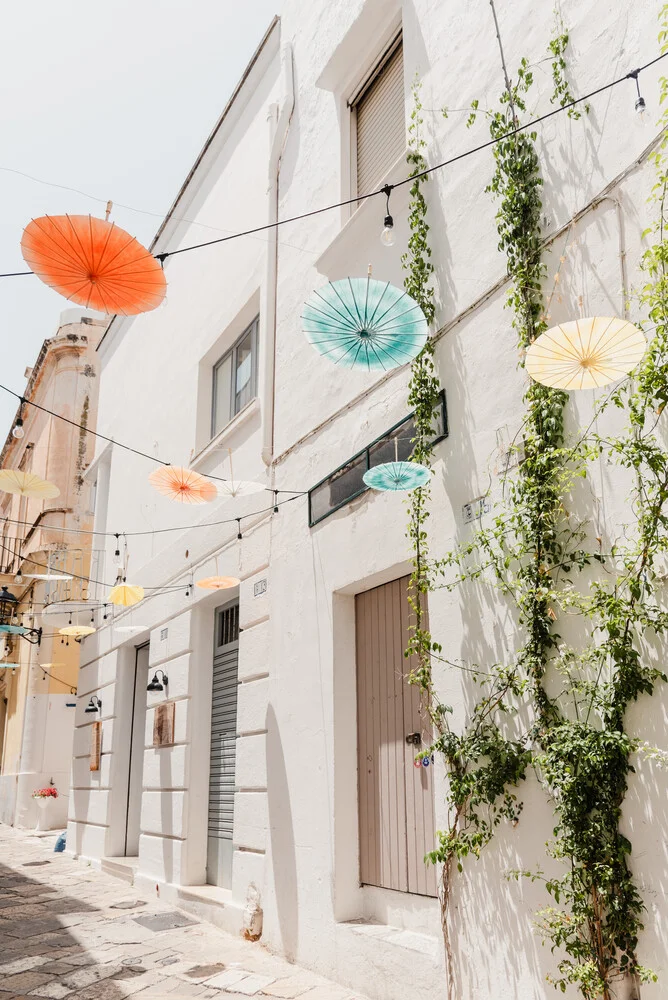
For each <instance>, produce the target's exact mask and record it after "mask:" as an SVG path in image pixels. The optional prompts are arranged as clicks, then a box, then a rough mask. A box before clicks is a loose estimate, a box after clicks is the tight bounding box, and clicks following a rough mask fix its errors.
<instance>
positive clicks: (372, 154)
mask: <svg viewBox="0 0 668 1000" xmlns="http://www.w3.org/2000/svg"><path fill="white" fill-rule="evenodd" d="M351 107H352V111H353V115H354V130H355V139H356V166H357V194H358V195H364V194H368V193H369V192H370V191H373V190H375V189H376V188H377V187H378V186H379V184H380V183H381V181H382V180H383V178H384V177H385V175H386V174H387V172H388V170H389V169H390V168H391V166H392V164H393V163H395V162H396V161H397V160H398V159H399V157H400V156H401V155H402V154H403V153H404V152H405V150H406V112H405V106H404V58H403V47H402V42H401V35H399V36H398V37H397V38H395V40H394V42H393V43H392V45H391V46H390V48H389V49H388V50H387V52H386V53H385V55H384V56H383V58H382V59H381V60H380V62H379V63H378V65H377V66H376V67H375V69H374V71H373V73H372V74H371V75H370V77H369V78H368V80H367V81H366V83H365V84H364V85H363V86H362V88H361V90H360V91H359V93H358V94H357V95H356V96H355V98H354V99H353V101H352V102H351Z"/></svg>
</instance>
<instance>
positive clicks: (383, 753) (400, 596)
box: [355, 576, 437, 896]
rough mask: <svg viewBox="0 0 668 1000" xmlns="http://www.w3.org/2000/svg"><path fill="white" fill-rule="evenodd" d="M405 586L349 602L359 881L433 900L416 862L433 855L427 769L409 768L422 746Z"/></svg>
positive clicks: (399, 583) (424, 867)
mask: <svg viewBox="0 0 668 1000" xmlns="http://www.w3.org/2000/svg"><path fill="white" fill-rule="evenodd" d="M408 581H409V578H408V577H407V576H406V577H402V578H401V579H400V580H393V581H392V583H387V584H384V585H383V586H382V587H375V588H374V589H373V590H367V591H366V592H365V593H363V594H358V595H357V597H356V598H355V619H356V646H357V733H358V743H357V746H358V775H359V822H360V881H361V882H362V883H363V884H366V885H376V886H380V887H382V888H385V889H396V890H398V891H399V892H411V893H416V894H418V895H421V896H435V895H437V890H436V872H435V869H434V866H433V865H428V864H425V861H424V857H425V854H426V853H427V852H428V851H431V850H433V849H434V846H435V837H434V790H433V780H432V775H433V770H432V768H431V767H420V768H417V767H415V765H414V760H415V754H416V752H417V751H419V749H420V748H419V746H416V745H415V744H413V743H407V742H406V737H407V736H409V735H410V734H413V733H420V734H421V737H422V744H423V746H428V745H429V742H430V736H429V726H428V724H427V722H426V720H425V719H424V718H423V717H422V715H421V713H420V690H419V688H418V687H417V686H416V685H413V684H409V683H408V681H407V679H406V678H407V675H408V673H409V671H410V669H411V666H412V663H411V661H410V660H407V659H406V658H405V656H404V649H405V648H406V645H407V643H408V619H409V606H408Z"/></svg>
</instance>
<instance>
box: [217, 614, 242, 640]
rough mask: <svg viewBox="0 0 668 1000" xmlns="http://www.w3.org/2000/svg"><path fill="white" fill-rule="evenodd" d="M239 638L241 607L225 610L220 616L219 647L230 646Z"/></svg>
mask: <svg viewBox="0 0 668 1000" xmlns="http://www.w3.org/2000/svg"><path fill="white" fill-rule="evenodd" d="M238 638H239V605H238V604H233V605H232V607H230V608H225V610H224V611H221V612H220V615H219V616H218V646H229V644H230V643H231V642H236V641H237V640H238Z"/></svg>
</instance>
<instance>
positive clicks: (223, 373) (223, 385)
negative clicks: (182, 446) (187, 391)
mask: <svg viewBox="0 0 668 1000" xmlns="http://www.w3.org/2000/svg"><path fill="white" fill-rule="evenodd" d="M257 328H258V320H257V319H254V320H253V322H252V323H251V325H250V326H249V327H247V328H246V329H245V330H244V332H243V333H242V334H241V336H240V337H239V339H238V340H237V342H236V344H235V345H234V346H233V347H232V348H231V349H230V350H229V351H228V352H227V354H224V355H223V356H222V358H221V359H220V361H217V362H216V364H215V365H214V366H213V385H212V397H211V398H212V402H211V437H215V436H216V434H218V433H219V432H220V431H222V429H223V427H226V426H227V424H229V422H230V420H231V419H232V418H233V417H234V416H236V414H237V413H239V411H240V410H243V408H244V406H246V405H247V404H248V403H250V401H251V399H254V398H255V385H256V382H257V371H256V369H257Z"/></svg>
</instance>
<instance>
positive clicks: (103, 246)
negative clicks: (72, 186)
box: [21, 215, 167, 316]
mask: <svg viewBox="0 0 668 1000" xmlns="http://www.w3.org/2000/svg"><path fill="white" fill-rule="evenodd" d="M21 251H22V253H23V258H24V260H25V262H26V263H27V264H28V265H29V266H30V267H31V268H32V269H33V271H34V272H35V274H36V275H37V277H38V278H41V279H42V281H43V282H44V283H45V284H47V285H48V286H49V287H50V288H53V289H55V290H56V291H57V292H60V294H61V295H64V296H65V298H66V299H70V301H72V302H76V303H78V304H79V305H81V306H86V308H90V309H99V310H101V311H102V312H105V313H119V314H120V315H122V316H135V315H136V314H137V313H142V312H148V311H149V310H150V309H155V308H156V307H157V306H159V305H160V303H161V302H162V300H163V299H164V297H165V288H166V287H167V282H166V281H165V275H164V273H163V270H162V268H161V267H160V264H159V263H158V261H157V260H156V259H155V257H153V256H152V255H151V254H150V253H149V252H148V250H147V249H146V248H145V247H143V246H142V245H141V243H139V242H138V241H137V240H136V239H135V238H134V236H130V234H129V233H126V232H125V230H124V229H121V228H120V227H119V226H117V225H115V224H114V223H113V222H107V221H105V220H104V219H96V218H94V217H93V216H92V215H54V216H49V215H44V216H42V217H41V218H39V219H33V220H32V222H30V223H28V225H27V226H26V228H25V229H24V230H23V237H22V238H21Z"/></svg>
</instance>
